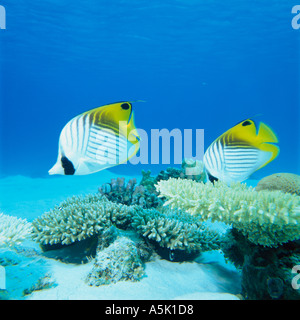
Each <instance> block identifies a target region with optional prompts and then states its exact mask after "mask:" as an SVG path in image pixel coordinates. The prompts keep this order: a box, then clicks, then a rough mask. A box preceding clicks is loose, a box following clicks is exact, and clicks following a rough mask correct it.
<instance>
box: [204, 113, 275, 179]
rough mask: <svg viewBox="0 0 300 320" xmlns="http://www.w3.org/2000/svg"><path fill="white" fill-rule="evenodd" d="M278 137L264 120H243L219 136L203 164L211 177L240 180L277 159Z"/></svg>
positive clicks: (207, 152) (209, 149) (206, 153)
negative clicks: (261, 121)
mask: <svg viewBox="0 0 300 320" xmlns="http://www.w3.org/2000/svg"><path fill="white" fill-rule="evenodd" d="M277 142H278V139H277V137H276V135H275V134H274V132H273V131H272V130H271V129H270V128H269V127H268V126H267V125H265V124H264V123H260V124H259V126H256V124H255V122H254V121H253V120H251V119H247V120H244V121H242V122H240V123H239V124H237V125H236V126H235V127H233V128H231V129H230V130H228V131H226V132H225V133H224V134H222V135H221V136H220V137H219V138H217V139H216V140H215V141H214V142H213V143H212V144H211V145H210V146H209V148H208V149H207V150H206V152H205V154H204V158H203V163H204V166H205V169H206V171H207V173H208V176H209V178H210V179H211V180H214V179H218V180H221V181H224V182H225V183H227V184H230V183H232V182H241V181H244V180H246V179H247V178H249V176H250V175H251V174H253V173H254V172H255V171H257V170H259V169H260V168H262V167H264V166H265V165H267V164H268V163H269V162H271V161H272V160H274V159H275V158H276V157H277V155H278V153H279V147H278V146H276V145H275V144H274V143H277Z"/></svg>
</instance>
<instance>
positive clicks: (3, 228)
mask: <svg viewBox="0 0 300 320" xmlns="http://www.w3.org/2000/svg"><path fill="white" fill-rule="evenodd" d="M31 230H32V225H31V223H30V222H28V221H27V220H26V219H21V218H17V217H13V216H9V215H5V214H3V213H0V248H1V247H12V246H14V245H18V244H20V243H21V242H22V241H23V240H24V239H26V238H27V237H28V236H29V235H30V233H31Z"/></svg>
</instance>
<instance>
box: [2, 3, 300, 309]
mask: <svg viewBox="0 0 300 320" xmlns="http://www.w3.org/2000/svg"><path fill="white" fill-rule="evenodd" d="M296 4H297V3H295V1H290V0H272V1H263V0H243V1H238V0H228V1H221V0H205V1H204V0H151V1H145V0H139V1H138V0H112V1H108V0H97V1H96V0H88V1H87V0H86V1H77V0H72V1H70V0H62V1H58V0H43V1H38V0H26V1H25V0H18V1H17V0H10V1H1V2H0V23H2V24H1V25H0V27H2V26H3V21H1V18H2V19H3V16H1V14H3V10H1V9H3V8H5V14H6V29H0V300H2V299H33V300H35V299H37V300H39V299H55V300H57V299H99V300H106V299H114V300H121V299H127V300H128V299H136V300H141V299H143V300H147V299H164V300H165V299H175V300H176V299H178V300H181V299H183V300H186V299H188V300H199V299H218V300H222V299H226V300H227V299H234V300H240V299H253V300H254V299H296V300H299V297H300V291H299V290H300V283H297V280H299V279H298V278H299V277H298V274H297V272H299V270H300V242H299V239H298V237H299V234H300V231H299V230H300V227H299V226H300V224H299V223H300V215H299V213H300V202H299V201H300V200H299V199H300V198H299V194H300V176H299V174H300V139H299V138H300V112H299V102H300V95H299V85H300V83H299V73H300V65H299V62H300V46H299V45H300V28H299V29H295V28H293V24H292V19H293V18H294V17H295V13H294V14H293V13H292V8H293V7H294V6H295V5H296ZM299 5H300V3H299ZM298 23H299V25H300V15H299V19H298ZM120 101H127V102H132V104H133V110H134V115H135V125H136V127H137V128H138V129H143V130H145V131H146V132H147V133H148V139H149V140H148V146H149V149H148V160H149V163H148V164H138V165H133V164H131V163H130V162H129V163H127V164H126V165H125V164H122V165H118V166H116V167H113V168H110V169H108V170H103V171H100V172H97V173H95V174H90V175H83V176H49V175H48V170H49V169H50V168H51V167H52V166H53V164H54V163H55V161H56V160H57V152H58V139H59V135H60V132H61V130H62V129H63V127H64V126H65V124H66V123H67V122H68V121H69V120H71V119H72V118H73V117H75V116H77V115H79V114H81V113H83V112H85V111H87V110H91V109H93V108H96V107H99V106H103V105H107V104H110V103H114V102H120ZM122 105H123V104H122ZM122 108H123V107H122ZM126 110H127V109H126ZM249 118H251V119H253V120H254V121H257V122H259V121H262V122H263V123H265V124H267V125H268V126H270V127H271V128H272V130H274V132H275V133H276V135H277V136H278V139H279V147H280V153H279V156H278V157H277V158H276V159H275V160H274V161H272V162H271V163H269V164H268V165H267V166H265V167H263V168H262V169H260V170H258V171H257V172H255V173H254V174H253V175H252V176H250V177H249V179H248V180H247V181H246V183H247V185H232V186H227V185H225V184H224V185H223V184H222V183H219V182H217V183H215V184H211V183H204V184H203V183H198V182H203V181H204V182H205V181H206V174H205V171H204V170H203V163H202V162H201V161H197V162H192V161H191V160H190V159H185V160H183V163H182V165H181V164H174V160H175V158H176V155H174V148H175V147H174V145H172V142H171V162H170V163H169V164H162V162H163V161H162V154H161V155H160V162H159V164H152V163H151V147H150V146H151V141H150V140H151V130H152V129H159V130H162V129H167V130H169V131H170V132H171V131H172V130H173V129H180V130H181V132H182V133H183V134H184V130H185V129H192V130H193V156H195V155H198V154H200V155H201V151H200V152H199V153H198V151H199V149H204V150H202V151H205V150H207V148H208V147H209V146H210V144H211V143H212V142H213V141H214V140H215V139H216V138H218V137H219V136H220V135H221V134H222V133H224V132H225V131H227V130H228V129H230V128H232V127H233V126H235V125H236V124H237V123H240V122H241V121H242V120H245V119H249ZM248 123H249V122H248ZM243 125H244V123H243ZM247 125H248V124H247ZM247 128H248V127H247ZM250 128H251V127H250ZM196 129H203V130H204V148H203V145H201V141H199V142H200V145H199V144H198V145H197V146H196V142H195V132H196ZM144 141H145V140H143V141H142V143H144ZM160 142H161V141H160ZM72 143H73V139H72ZM184 146H185V145H184V144H183V149H184ZM141 149H142V148H141ZM160 151H161V152H162V147H161V146H160ZM246 153H247V150H246ZM138 155H139V154H138ZM245 158H246V159H247V157H246V156H245V157H244V158H243V159H244V160H245ZM249 158H250V160H251V157H250V156H249ZM216 159H217V158H216ZM199 160H202V159H199ZM248 160H249V159H248ZM245 162H246V161H245ZM245 162H244V163H242V164H241V165H242V166H243V165H245V166H247V164H245ZM170 167H171V168H170ZM195 169H197V170H198V169H199V171H198V172H196V171H195ZM238 169H239V168H238ZM188 170H192V171H190V172H192V175H190V174H189V173H188ZM195 172H196V173H195ZM277 173H288V174H281V175H280V174H277ZM289 173H290V174H289ZM269 175H272V176H271V178H270V177H268V176H269ZM264 177H267V180H264V179H262V178H264ZM172 178H181V179H176V180H175V179H172ZM261 179H262V180H261ZM252 187H256V188H255V189H253V188H252ZM278 189H279V190H280V191H278ZM274 190H275V191H274ZM167 204H168V205H169V206H166V205H167ZM292 268H293V269H292ZM294 268H295V269H294ZM297 268H299V269H297ZM115 271H116V272H115ZM201 312H202V309H201Z"/></svg>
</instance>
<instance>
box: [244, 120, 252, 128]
mask: <svg viewBox="0 0 300 320" xmlns="http://www.w3.org/2000/svg"><path fill="white" fill-rule="evenodd" d="M250 125H251V122H250V121H248V120H246V121H244V122H243V123H242V126H243V127H246V126H250Z"/></svg>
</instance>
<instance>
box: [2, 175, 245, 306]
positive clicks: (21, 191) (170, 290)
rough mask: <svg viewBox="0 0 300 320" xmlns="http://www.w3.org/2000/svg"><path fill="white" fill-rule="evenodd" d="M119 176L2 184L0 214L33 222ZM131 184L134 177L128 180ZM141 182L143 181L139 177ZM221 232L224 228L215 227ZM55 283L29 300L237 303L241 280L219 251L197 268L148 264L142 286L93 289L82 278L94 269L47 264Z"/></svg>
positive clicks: (196, 263)
mask: <svg viewBox="0 0 300 320" xmlns="http://www.w3.org/2000/svg"><path fill="white" fill-rule="evenodd" d="M116 177H117V176H116V175H115V174H113V173H111V172H109V171H102V172H100V173H98V174H94V175H89V176H79V177H74V176H70V177H69V176H63V177H49V178H45V179H42V178H36V179H32V178H28V177H23V176H15V177H7V178H3V179H0V212H3V213H5V214H8V215H12V216H18V217H21V218H26V219H27V220H28V221H32V220H33V219H35V218H36V217H38V216H40V215H41V214H43V213H44V212H46V211H48V210H49V209H51V208H52V207H53V206H54V205H56V204H58V203H59V202H61V201H62V200H64V199H65V198H66V197H69V196H72V195H78V194H86V193H94V192H97V190H98V187H100V186H101V185H102V184H103V183H105V182H109V181H110V179H111V178H116ZM125 178H126V181H128V180H129V179H130V178H132V176H130V177H125ZM136 178H137V179H139V178H140V177H136ZM217 228H218V229H219V228H222V226H221V227H220V226H217ZM48 261H49V262H50V269H51V270H50V272H51V274H52V276H53V278H54V279H55V280H56V282H57V284H58V285H57V286H56V287H54V288H51V289H47V290H42V291H36V292H34V293H33V294H32V295H30V296H29V297H28V298H29V299H104V300H107V299H114V300H120V299H129V300H131V299H142V300H143V299H145V300H147V299H192V300H193V299H221V300H223V299H238V298H237V297H236V296H235V294H238V293H239V291H240V287H239V280H240V279H239V274H238V272H237V271H236V269H235V268H234V267H233V266H232V265H230V264H226V263H225V262H224V258H223V256H222V253H221V252H219V251H214V252H208V253H204V254H203V255H202V256H201V257H200V258H198V259H196V261H194V262H183V263H175V262H169V261H166V260H162V259H160V258H158V257H156V258H155V260H154V261H151V262H148V263H147V264H146V275H147V276H146V277H145V278H143V279H142V280H141V281H139V282H129V281H122V282H118V283H116V284H111V285H105V286H100V287H90V286H88V285H87V284H85V282H84V280H83V279H84V277H85V276H86V274H87V273H88V272H89V271H90V269H91V267H92V265H91V263H89V264H85V265H72V264H64V263H61V262H59V261H55V260H51V259H48Z"/></svg>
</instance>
